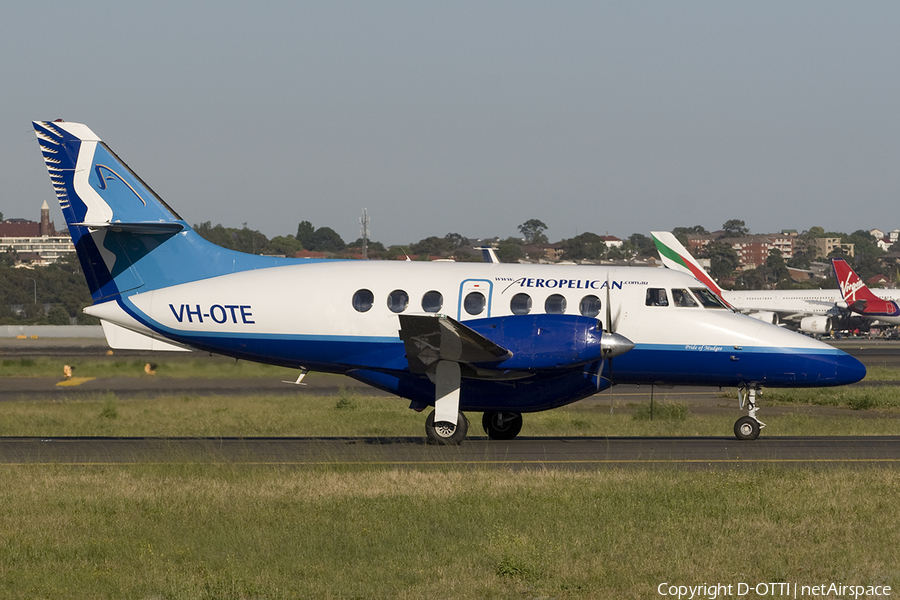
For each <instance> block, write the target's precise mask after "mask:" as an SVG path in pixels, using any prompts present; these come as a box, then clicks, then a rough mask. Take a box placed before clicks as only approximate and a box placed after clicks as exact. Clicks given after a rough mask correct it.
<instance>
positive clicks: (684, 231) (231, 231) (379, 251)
mask: <svg viewBox="0 0 900 600" xmlns="http://www.w3.org/2000/svg"><path fill="white" fill-rule="evenodd" d="M194 230H195V231H197V233H198V234H199V235H201V236H202V237H203V238H204V239H207V240H209V241H210V242H213V243H214V244H217V245H219V246H222V247H224V248H229V249H232V250H237V251H240V252H247V253H251V254H265V255H280V256H294V255H295V254H296V253H297V252H300V251H301V250H309V251H311V252H324V253H326V254H328V255H330V256H335V257H344V258H353V257H356V256H358V255H359V254H360V253H361V248H362V243H363V241H362V239H357V240H355V241H353V242H351V243H346V242H344V240H343V239H341V236H340V235H338V233H337V232H335V231H334V230H333V229H331V228H330V227H318V228H317V227H315V226H313V224H312V223H311V222H309V221H301V222H300V223H299V225H298V226H297V233H296V235H285V236H276V237H274V238H271V239H269V238H268V237H266V236H265V235H264V234H263V233H261V232H259V231H255V230H252V229H249V228H248V227H247V225H246V224H244V225H243V227H241V228H239V229H238V228H233V227H224V226H222V225H219V224H217V225H212V223H211V222H210V221H207V222H205V223H200V224H198V225H197V224H195V225H194ZM546 230H547V225H546V224H545V223H544V222H543V221H541V220H539V219H529V220H528V221H525V222H524V223H522V224H521V225H519V226H518V231H519V233H520V236H519V237H508V238H506V239H501V240H496V241H495V242H494V244H493V245H494V246H495V248H496V253H497V255H498V258H499V259H500V260H501V261H502V262H517V261H518V260H520V259H524V258H526V257H531V258H535V257H537V256H538V255H540V256H541V257H543V256H544V254H543V251H544V249H545V248H546V246H547V244H549V240H548V238H547V235H546ZM673 233H674V234H675V235H676V237H678V238H679V239H680V241H681V242H682V243H683V244H684V245H685V246H687V245H688V244H687V236H688V235H692V234H699V235H710V232H709V231H707V230H706V229H705V228H704V227H703V226H700V225H695V226H692V227H676V228H674V229H673ZM749 234H750V231H749V230H748V229H747V228H746V227H745V224H744V222H743V221H740V220H736V219H733V220H730V221H726V222H725V224H724V225H723V227H722V230H721V231H719V232H717V239H716V240H714V241H712V242H711V243H710V244H709V245H707V246H706V247H705V248H704V249H703V250H702V251H701V252H699V253H698V257H699V258H709V259H710V263H711V267H710V274H711V275H712V276H713V277H714V278H715V279H716V280H718V281H720V282H725V284H726V285H727V286H728V287H732V288H736V289H764V288H772V287H776V288H781V289H785V288H802V287H807V288H808V287H826V288H828V287H830V288H834V287H837V283H836V282H835V281H834V280H833V278H832V279H830V280H828V279H826V280H825V281H822V280H816V281H812V282H801V283H798V282H794V281H793V280H792V279H791V278H790V276H789V273H788V270H787V269H788V267H794V268H799V269H808V268H809V266H810V263H811V262H812V261H813V260H814V259H815V258H816V256H815V254H814V251H813V247H814V240H815V239H816V238H821V237H834V238H840V239H841V241H842V242H843V243H852V244H855V257H854V258H852V259H850V258H849V257H848V260H850V262H851V264H852V265H853V267H854V268H855V269H856V271H857V273H859V275H860V276H861V277H862V278H863V279H867V278H869V277H872V276H874V275H877V274H879V273H881V274H884V275H886V276H888V277H891V278H894V279H895V280H896V279H897V278H898V274H897V271H896V266H894V265H892V264H888V263H886V262H884V260H883V259H884V258H885V254H886V253H885V251H884V250H882V249H880V248H879V247H878V246H877V244H876V241H875V240H874V239H873V238H872V236H871V235H870V234H869V233H868V232H867V231H863V230H859V231H854V232H853V233H851V234H845V233H840V232H826V231H825V230H824V229H822V228H821V227H811V228H810V229H809V230H807V231H804V232H803V233H801V234H799V235H798V236H797V243H796V250H795V252H794V256H793V257H792V258H790V259H788V260H785V259H784V258H783V257H782V256H781V253H780V252H778V251H777V250H772V251H770V253H769V256H768V258H767V260H766V261H765V264H763V265H760V266H759V267H757V268H756V269H752V270H744V271H741V272H738V271H737V268H738V266H739V259H738V255H737V253H736V252H735V251H734V249H733V248H732V246H731V245H730V244H727V243H724V242H722V241H721V240H723V239H727V238H731V237H740V236H745V235H749ZM552 246H553V247H554V248H555V249H557V250H558V251H559V252H560V253H561V259H562V260H567V261H582V260H584V261H599V260H618V261H633V260H639V259H643V258H649V257H655V256H656V248H655V245H654V244H653V240H652V238H650V237H649V236H646V235H643V234H640V233H633V234H631V235H630V236H628V237H627V238H625V239H623V240H622V245H621V246H620V247H610V246H607V244H606V243H605V242H604V241H603V239H602V238H601V236H600V235H598V234H596V233H593V232H584V233H581V234H578V235H575V236H573V237H571V238H564V239H561V240H559V241H558V242H556V243H554V244H552ZM891 250H892V251H900V244H895V247H892V248H891ZM837 255H841V251H840V250H835V252H833V253H832V254H831V255H830V256H829V258H830V257H831V256H837ZM368 256H369V258H370V259H376V260H396V259H398V258H400V259H402V258H404V257H412V258H415V259H418V260H428V259H429V258H431V257H442V258H452V259H454V260H457V261H473V262H480V261H481V260H482V258H481V254H480V252H476V251H473V250H472V241H471V240H469V239H468V238H466V237H465V236H463V235H461V234H459V233H447V234H446V235H444V236H442V237H439V236H429V237H426V238H423V239H421V240H419V241H418V242H415V243H412V244H409V245H407V246H400V245H394V246H388V247H385V246H384V244H382V243H380V242H377V241H368ZM15 263H16V256H15V255H14V253H12V252H11V251H10V249H7V251H6V252H4V253H0V324H3V325H11V324H25V323H28V324H59V325H63V324H68V323H70V322H76V323H79V324H95V323H97V322H98V321H97V319H95V318H93V317H89V316H87V315H85V314H84V313H82V311H81V309H82V308H83V307H85V306H89V305H90V304H91V298H90V293H89V292H88V289H87V285H86V283H85V281H84V276H83V274H82V271H81V266H80V264H79V262H78V259H77V258H76V256H75V255H74V254H72V255H70V256H68V257H67V258H66V259H64V260H62V261H60V262H59V263H57V264H54V265H51V266H48V267H42V268H34V269H22V268H13V266H14V265H15Z"/></svg>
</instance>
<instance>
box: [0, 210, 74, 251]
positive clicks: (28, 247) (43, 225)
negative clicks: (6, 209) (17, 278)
mask: <svg viewBox="0 0 900 600" xmlns="http://www.w3.org/2000/svg"><path fill="white" fill-rule="evenodd" d="M8 251H13V252H15V253H16V254H17V255H18V261H19V263H20V264H21V265H23V266H33V265H39V266H43V265H49V264H53V263H55V262H57V261H58V260H59V259H60V258H62V257H64V256H65V255H67V254H70V253H73V252H75V246H74V245H73V244H72V238H70V237H69V235H68V233H62V234H60V233H57V232H56V228H55V227H54V225H53V221H51V220H50V207H49V206H47V202H46V201H45V202H44V204H43V205H42V206H41V220H40V222H36V221H29V220H27V219H7V220H5V221H3V222H0V252H8Z"/></svg>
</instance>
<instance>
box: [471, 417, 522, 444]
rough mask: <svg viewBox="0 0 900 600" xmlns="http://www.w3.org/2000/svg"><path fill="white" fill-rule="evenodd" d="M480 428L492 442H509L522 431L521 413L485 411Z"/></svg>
mask: <svg viewBox="0 0 900 600" xmlns="http://www.w3.org/2000/svg"><path fill="white" fill-rule="evenodd" d="M481 426H482V427H483V428H484V432H485V433H486V434H487V435H488V437H489V438H491V439H492V440H511V439H513V438H514V437H516V436H517V435H519V432H520V431H522V413H517V412H495V411H487V412H485V413H484V416H483V417H481Z"/></svg>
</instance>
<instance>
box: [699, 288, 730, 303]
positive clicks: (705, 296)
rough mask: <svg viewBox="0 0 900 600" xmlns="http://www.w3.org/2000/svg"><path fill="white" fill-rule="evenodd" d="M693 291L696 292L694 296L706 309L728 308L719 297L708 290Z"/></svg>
mask: <svg viewBox="0 0 900 600" xmlns="http://www.w3.org/2000/svg"><path fill="white" fill-rule="evenodd" d="M691 291H692V292H694V295H695V296H697V299H698V300H700V304H702V305H703V307H704V308H728V307H727V306H725V305H724V304H723V303H722V301H721V300H720V299H719V297H718V296H716V295H715V294H713V293H712V292H711V291H709V290H708V289H706V288H691Z"/></svg>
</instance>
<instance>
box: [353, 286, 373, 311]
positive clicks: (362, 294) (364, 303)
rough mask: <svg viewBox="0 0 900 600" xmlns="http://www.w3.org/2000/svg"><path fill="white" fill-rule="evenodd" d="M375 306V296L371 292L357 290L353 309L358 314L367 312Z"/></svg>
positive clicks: (354, 295)
mask: <svg viewBox="0 0 900 600" xmlns="http://www.w3.org/2000/svg"><path fill="white" fill-rule="evenodd" d="M373 304H375V295H374V294H373V293H372V292H371V291H369V290H357V292H356V293H355V294H353V308H355V309H356V310H357V312H366V311H367V310H369V309H370V308H372V305H373Z"/></svg>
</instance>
